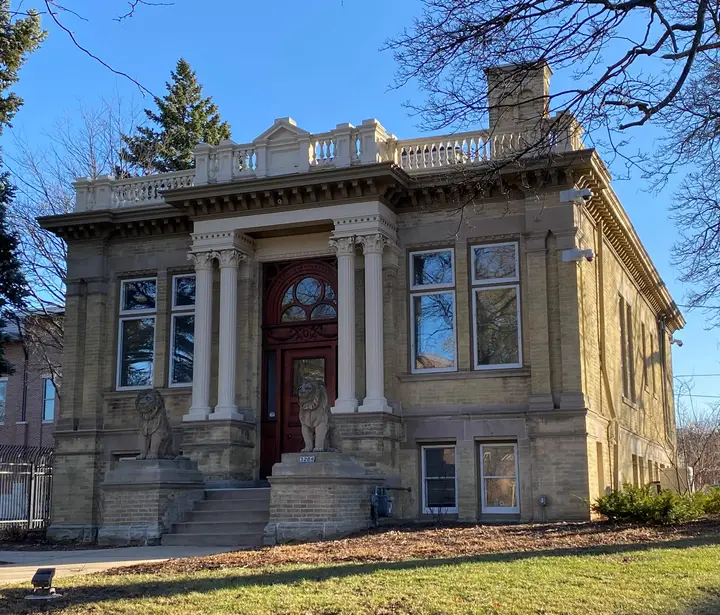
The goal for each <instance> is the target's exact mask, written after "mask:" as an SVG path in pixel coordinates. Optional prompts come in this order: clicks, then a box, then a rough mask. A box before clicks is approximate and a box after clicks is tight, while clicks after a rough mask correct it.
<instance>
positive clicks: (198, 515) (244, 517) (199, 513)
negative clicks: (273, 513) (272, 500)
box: [183, 506, 270, 523]
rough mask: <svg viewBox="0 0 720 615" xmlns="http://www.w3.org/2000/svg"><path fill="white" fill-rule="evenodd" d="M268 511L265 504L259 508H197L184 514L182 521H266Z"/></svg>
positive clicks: (268, 517) (268, 514) (268, 515)
mask: <svg viewBox="0 0 720 615" xmlns="http://www.w3.org/2000/svg"><path fill="white" fill-rule="evenodd" d="M269 519H270V511H269V510H268V508H267V506H265V507H264V508H263V509H261V510H236V509H232V510H218V509H217V508H213V509H212V510H198V509H195V510H193V511H191V512H189V513H187V514H186V515H185V518H184V519H183V521H189V522H193V521H197V522H200V521H203V522H205V523H209V522H214V521H221V522H232V523H267V522H268V520H269Z"/></svg>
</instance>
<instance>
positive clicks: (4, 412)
mask: <svg viewBox="0 0 720 615" xmlns="http://www.w3.org/2000/svg"><path fill="white" fill-rule="evenodd" d="M9 382H10V381H9V378H8V376H0V387H1V386H2V384H3V383H4V384H5V393H4V394H3V395H2V396H0V399H2V406H3V408H2V414H0V425H4V424H5V419H6V418H7V397H8V387H9V386H10V384H9Z"/></svg>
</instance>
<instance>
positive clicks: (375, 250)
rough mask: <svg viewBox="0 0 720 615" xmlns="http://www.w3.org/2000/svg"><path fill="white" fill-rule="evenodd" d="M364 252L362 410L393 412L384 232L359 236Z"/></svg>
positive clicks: (385, 239)
mask: <svg viewBox="0 0 720 615" xmlns="http://www.w3.org/2000/svg"><path fill="white" fill-rule="evenodd" d="M359 241H360V243H361V244H362V246H363V252H364V254H365V399H364V400H363V403H362V406H360V408H359V410H360V411H361V412H392V409H391V408H390V406H388V403H387V399H386V398H385V374H384V371H385V364H384V361H383V276H382V259H383V248H384V247H385V244H386V243H387V242H388V240H387V238H386V237H385V236H384V235H382V234H381V233H375V234H373V235H364V236H362V237H360V238H359Z"/></svg>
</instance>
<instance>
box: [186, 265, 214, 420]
mask: <svg viewBox="0 0 720 615" xmlns="http://www.w3.org/2000/svg"><path fill="white" fill-rule="evenodd" d="M188 259H189V260H191V261H193V263H195V348H194V361H193V389H192V402H191V405H190V410H189V412H188V413H187V414H186V415H185V416H184V417H183V421H203V420H205V419H207V417H208V416H209V414H210V357H211V354H210V344H211V333H212V279H213V255H212V253H211V252H194V253H190V254H188Z"/></svg>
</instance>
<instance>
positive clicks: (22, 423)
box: [15, 421, 27, 425]
mask: <svg viewBox="0 0 720 615" xmlns="http://www.w3.org/2000/svg"><path fill="white" fill-rule="evenodd" d="M15 424H16V425H27V421H15Z"/></svg>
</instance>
